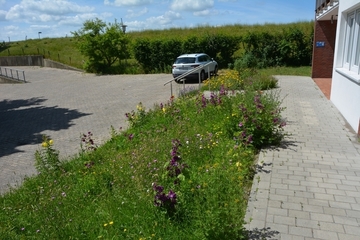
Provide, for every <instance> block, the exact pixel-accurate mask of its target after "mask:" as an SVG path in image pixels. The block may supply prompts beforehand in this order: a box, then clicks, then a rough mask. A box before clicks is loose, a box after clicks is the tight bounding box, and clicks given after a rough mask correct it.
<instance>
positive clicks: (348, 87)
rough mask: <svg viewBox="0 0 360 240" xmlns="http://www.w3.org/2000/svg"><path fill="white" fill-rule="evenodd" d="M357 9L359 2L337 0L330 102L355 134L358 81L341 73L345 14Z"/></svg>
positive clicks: (358, 110) (359, 96)
mask: <svg viewBox="0 0 360 240" xmlns="http://www.w3.org/2000/svg"><path fill="white" fill-rule="evenodd" d="M357 8H360V0H339V13H338V23H337V24H338V25H337V33H336V44H335V56H334V57H335V58H334V71H333V78H332V87H331V101H332V102H333V103H334V105H335V106H336V107H337V108H338V110H339V111H340V112H341V114H342V115H343V116H344V117H345V119H346V120H347V121H348V122H349V124H350V126H351V127H352V128H353V129H354V130H355V132H360V129H358V128H359V121H360V81H357V80H356V79H354V78H351V77H350V76H349V75H347V74H346V71H345V72H344V71H341V70H342V69H341V68H342V59H343V46H344V41H345V39H344V38H345V26H346V18H347V13H348V12H350V11H352V10H354V9H357ZM344 73H345V74H344Z"/></svg>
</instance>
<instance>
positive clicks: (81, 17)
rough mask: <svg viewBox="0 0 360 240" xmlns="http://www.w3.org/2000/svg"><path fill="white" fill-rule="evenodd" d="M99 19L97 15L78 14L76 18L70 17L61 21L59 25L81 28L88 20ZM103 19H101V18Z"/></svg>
mask: <svg viewBox="0 0 360 240" xmlns="http://www.w3.org/2000/svg"><path fill="white" fill-rule="evenodd" d="M96 17H99V16H98V15H97V14H96V13H86V14H78V15H76V16H68V17H65V18H63V19H61V20H60V21H59V22H58V25H67V26H77V27H79V28H80V27H81V26H82V25H83V24H84V22H85V21H86V20H89V19H94V18H96ZM100 18H101V17H100Z"/></svg>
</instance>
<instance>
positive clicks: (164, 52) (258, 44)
mask: <svg viewBox="0 0 360 240" xmlns="http://www.w3.org/2000/svg"><path fill="white" fill-rule="evenodd" d="M312 37H313V32H311V33H310V34H308V33H306V32H305V31H304V30H302V29H300V28H299V27H296V26H295V27H291V28H284V29H282V30H281V31H275V32H274V31H273V32H271V31H268V32H267V31H259V32H256V31H252V32H250V31H248V32H247V33H245V34H242V36H239V35H236V34H234V35H233V36H230V35H224V34H209V33H204V34H203V35H201V36H189V37H188V38H186V39H180V38H179V39H162V40H159V39H153V38H152V39H136V40H135V41H134V45H133V53H134V58H135V59H136V60H137V61H138V63H139V64H140V65H141V66H142V68H143V70H144V71H145V72H146V73H150V72H170V70H171V65H172V64H173V62H174V60H175V59H176V57H177V56H179V55H181V54H185V53H201V52H204V53H207V54H208V55H209V56H210V57H213V58H214V59H215V60H216V61H217V62H218V63H219V67H220V68H226V67H228V65H229V64H230V65H232V64H233V63H234V62H235V63H234V66H235V68H236V69H237V70H239V69H243V68H249V67H250V68H253V67H256V68H264V67H273V66H309V65H310V62H311V54H312V41H311V40H312ZM239 51H241V54H240V57H237V58H235V57H234V53H235V52H239Z"/></svg>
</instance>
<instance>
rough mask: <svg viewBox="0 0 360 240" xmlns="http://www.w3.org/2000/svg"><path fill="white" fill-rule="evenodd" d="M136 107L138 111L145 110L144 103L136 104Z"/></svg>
mask: <svg viewBox="0 0 360 240" xmlns="http://www.w3.org/2000/svg"><path fill="white" fill-rule="evenodd" d="M136 109H137V110H138V111H142V110H143V107H142V104H141V103H140V104H139V105H137V106H136Z"/></svg>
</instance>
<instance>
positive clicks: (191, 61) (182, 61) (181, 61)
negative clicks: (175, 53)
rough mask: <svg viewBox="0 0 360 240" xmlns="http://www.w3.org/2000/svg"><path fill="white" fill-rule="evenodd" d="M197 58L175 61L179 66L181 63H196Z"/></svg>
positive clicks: (183, 58) (184, 58)
mask: <svg viewBox="0 0 360 240" xmlns="http://www.w3.org/2000/svg"><path fill="white" fill-rule="evenodd" d="M195 60H196V58H194V57H182V58H177V59H176V61H175V64H179V63H195Z"/></svg>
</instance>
